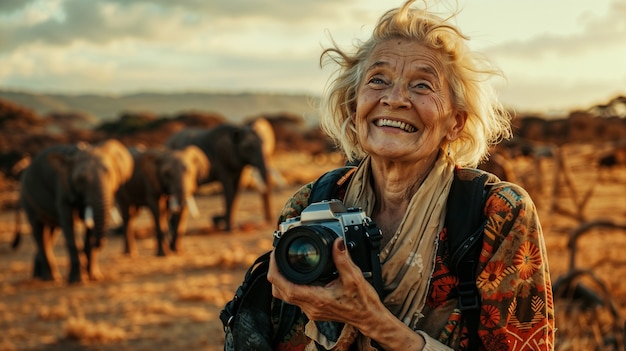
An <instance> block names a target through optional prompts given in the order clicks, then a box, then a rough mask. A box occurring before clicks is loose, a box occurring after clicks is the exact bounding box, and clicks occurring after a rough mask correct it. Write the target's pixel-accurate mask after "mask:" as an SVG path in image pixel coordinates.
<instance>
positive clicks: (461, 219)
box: [446, 171, 490, 350]
mask: <svg viewBox="0 0 626 351" xmlns="http://www.w3.org/2000/svg"><path fill="white" fill-rule="evenodd" d="M456 172H457V171H455V177H454V180H453V181H452V186H451V188H450V194H449V196H448V204H447V213H446V228H447V234H448V242H449V245H450V253H451V257H450V270H451V271H452V272H453V273H454V274H455V275H456V276H457V277H458V278H459V286H458V295H459V308H460V310H461V311H462V312H463V315H464V317H465V320H466V325H467V327H468V332H469V350H475V349H477V345H478V322H479V316H480V297H479V293H478V288H477V287H476V270H477V268H478V257H479V255H480V250H481V247H482V244H481V243H482V240H481V239H482V235H483V231H484V228H485V224H486V223H485V222H486V218H485V216H484V215H483V211H484V205H485V199H486V195H487V193H488V191H489V189H490V186H489V185H488V184H487V182H488V181H489V178H490V175H489V173H486V172H482V171H479V172H480V174H479V175H478V176H476V177H472V178H470V179H467V180H466V179H461V178H460V177H459V176H458V175H457V174H456Z"/></svg>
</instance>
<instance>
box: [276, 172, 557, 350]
mask: <svg viewBox="0 0 626 351" xmlns="http://www.w3.org/2000/svg"><path fill="white" fill-rule="evenodd" d="M462 170H463V171H462V172H457V175H458V176H460V177H470V178H471V177H476V176H479V174H480V173H479V172H478V171H475V170H471V169H462ZM311 188H312V184H307V185H305V186H303V187H302V188H301V189H300V190H299V191H297V192H296V193H295V194H294V195H293V196H292V197H291V198H290V199H289V200H288V201H287V203H286V204H285V207H284V208H283V210H282V212H281V215H280V218H279V221H281V222H282V221H284V220H285V219H286V218H290V217H294V216H298V215H299V214H300V212H302V210H303V209H304V208H306V206H307V205H308V197H309V194H310V193H311ZM484 214H485V216H486V217H487V218H488V220H487V225H486V228H485V231H484V236H483V245H482V251H481V254H480V258H479V267H478V272H477V277H476V285H477V287H478V290H479V294H480V300H481V312H480V320H479V326H478V335H479V339H480V344H481V346H480V349H481V350H489V351H505V350H506V351H518V350H553V349H554V306H553V299H552V287H551V282H550V275H549V271H548V261H547V252H546V247H545V243H544V238H543V234H542V230H541V226H540V223H539V218H538V215H537V210H536V208H535V205H534V204H533V202H532V200H531V198H530V196H529V195H528V194H527V193H526V191H525V190H524V189H522V188H521V187H520V186H518V185H516V184H513V183H508V182H496V183H495V184H494V185H493V186H492V187H491V190H490V193H489V195H488V196H487V200H486V202H485V207H484ZM449 251H450V250H449V246H448V244H447V235H446V228H444V229H443V231H442V232H441V233H440V235H439V245H438V251H437V254H436V258H435V259H436V263H435V269H434V271H433V274H432V277H431V281H430V287H429V293H428V298H427V302H426V306H425V308H424V310H423V314H424V317H423V318H422V319H421V320H420V322H419V325H418V327H417V329H418V330H421V331H423V332H425V333H426V334H427V335H428V338H427V345H429V346H428V347H427V349H432V350H437V349H441V346H443V345H445V346H448V347H449V348H452V349H454V350H467V348H468V331H467V327H466V322H465V320H464V318H463V314H462V313H461V311H460V310H459V309H458V298H457V295H456V289H455V287H456V286H457V285H458V278H457V277H456V276H454V275H453V274H452V273H451V271H450V269H449V260H450V252H449ZM274 302H276V301H274ZM272 306H273V307H272V316H273V317H274V321H275V320H276V318H275V317H276V316H277V315H278V313H279V308H280V303H273V304H272ZM306 322H307V319H306V316H305V315H304V314H303V313H300V314H299V315H298V317H297V319H296V322H295V324H294V325H293V326H292V328H291V330H290V331H288V332H287V333H286V335H284V336H282V338H281V340H278V341H277V343H278V345H277V346H276V347H275V348H274V349H275V350H285V351H286V350H294V351H295V350H304V346H305V345H306V344H308V343H309V340H308V338H307V337H306V336H305V334H304V325H305V324H306ZM422 334H423V333H422ZM320 350H321V348H320Z"/></svg>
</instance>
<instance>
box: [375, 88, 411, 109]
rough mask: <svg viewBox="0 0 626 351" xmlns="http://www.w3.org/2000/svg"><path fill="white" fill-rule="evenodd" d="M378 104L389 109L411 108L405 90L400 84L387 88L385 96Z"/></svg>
mask: <svg viewBox="0 0 626 351" xmlns="http://www.w3.org/2000/svg"><path fill="white" fill-rule="evenodd" d="M380 102H381V103H382V104H384V105H386V106H389V107H391V108H409V107H410V106H411V100H410V99H409V96H408V91H407V88H406V87H404V86H402V85H401V84H394V85H392V86H391V87H389V89H388V91H387V94H385V95H384V96H383V98H382V99H381V100H380Z"/></svg>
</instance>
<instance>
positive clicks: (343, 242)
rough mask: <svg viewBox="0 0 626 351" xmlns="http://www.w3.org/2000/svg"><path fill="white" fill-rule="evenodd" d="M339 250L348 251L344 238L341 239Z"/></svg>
mask: <svg viewBox="0 0 626 351" xmlns="http://www.w3.org/2000/svg"><path fill="white" fill-rule="evenodd" d="M339 251H342V252H343V251H346V242H345V241H344V240H343V239H341V241H339Z"/></svg>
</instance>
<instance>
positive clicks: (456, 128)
mask: <svg viewBox="0 0 626 351" xmlns="http://www.w3.org/2000/svg"><path fill="white" fill-rule="evenodd" d="M466 121H467V112H465V111H457V113H456V114H455V115H454V117H453V121H452V125H451V127H450V130H449V131H448V134H446V139H448V141H453V140H456V139H457V138H458V137H459V135H461V132H463V128H465V122H466Z"/></svg>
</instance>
